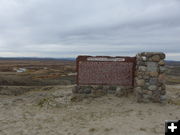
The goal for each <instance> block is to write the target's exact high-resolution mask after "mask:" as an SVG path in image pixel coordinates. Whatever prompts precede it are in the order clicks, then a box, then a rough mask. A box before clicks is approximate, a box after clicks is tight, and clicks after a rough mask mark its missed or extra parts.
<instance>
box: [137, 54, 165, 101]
mask: <svg viewBox="0 0 180 135" xmlns="http://www.w3.org/2000/svg"><path fill="white" fill-rule="evenodd" d="M164 59H165V54H164V53H162V52H143V53H138V54H137V55H136V71H135V79H134V80H135V87H134V90H135V94H136V98H137V101H138V102H163V101H165V98H166V90H165V70H166V68H165V62H164Z"/></svg>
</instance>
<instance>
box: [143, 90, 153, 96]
mask: <svg viewBox="0 0 180 135" xmlns="http://www.w3.org/2000/svg"><path fill="white" fill-rule="evenodd" d="M143 93H144V94H146V95H152V91H150V90H143Z"/></svg>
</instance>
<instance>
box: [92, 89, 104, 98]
mask: <svg viewBox="0 0 180 135" xmlns="http://www.w3.org/2000/svg"><path fill="white" fill-rule="evenodd" d="M92 94H93V96H95V97H100V96H104V95H106V94H107V93H106V92H105V91H104V90H103V89H98V90H97V89H96V90H94V89H92Z"/></svg>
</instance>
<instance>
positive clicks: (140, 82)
mask: <svg viewBox="0 0 180 135" xmlns="http://www.w3.org/2000/svg"><path fill="white" fill-rule="evenodd" d="M136 84H137V86H144V84H145V81H144V80H143V79H137V80H136Z"/></svg>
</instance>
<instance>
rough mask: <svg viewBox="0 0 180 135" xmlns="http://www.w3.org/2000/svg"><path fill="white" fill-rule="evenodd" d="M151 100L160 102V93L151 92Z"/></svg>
mask: <svg viewBox="0 0 180 135" xmlns="http://www.w3.org/2000/svg"><path fill="white" fill-rule="evenodd" d="M152 100H153V101H154V102H160V91H158V90H155V91H153V95H152Z"/></svg>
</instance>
